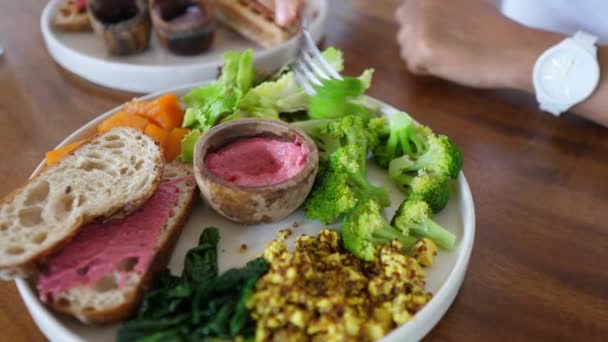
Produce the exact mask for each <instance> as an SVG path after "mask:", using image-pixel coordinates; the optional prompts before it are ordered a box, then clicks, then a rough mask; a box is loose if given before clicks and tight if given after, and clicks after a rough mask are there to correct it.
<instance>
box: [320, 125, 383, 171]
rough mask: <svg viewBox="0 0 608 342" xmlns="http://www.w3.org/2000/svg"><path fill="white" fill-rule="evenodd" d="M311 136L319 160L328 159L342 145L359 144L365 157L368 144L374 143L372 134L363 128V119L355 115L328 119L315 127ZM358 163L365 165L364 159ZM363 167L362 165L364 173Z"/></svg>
mask: <svg viewBox="0 0 608 342" xmlns="http://www.w3.org/2000/svg"><path fill="white" fill-rule="evenodd" d="M311 138H312V139H313V140H314V141H315V144H316V145H317V148H318V149H319V159H320V160H321V162H326V161H328V160H329V156H330V155H331V154H332V153H334V152H335V151H336V150H338V149H339V148H340V147H342V146H346V145H359V146H360V147H361V149H362V150H365V152H364V153H362V154H361V156H362V158H364V159H365V160H366V159H367V150H368V149H369V148H371V146H369V145H373V144H374V141H375V140H374V138H375V137H374V136H373V135H371V134H370V133H369V132H368V131H367V129H366V128H365V124H364V122H363V120H362V119H361V118H359V117H357V116H347V117H344V118H342V119H340V120H335V121H330V122H328V123H326V124H321V125H319V126H318V127H316V128H315V129H314V130H313V131H312V133H311ZM360 165H362V166H365V165H366V163H365V161H364V160H361V161H360ZM365 169H366V168H365V167H363V170H364V173H365Z"/></svg>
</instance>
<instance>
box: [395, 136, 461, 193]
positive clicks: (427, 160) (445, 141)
mask: <svg viewBox="0 0 608 342" xmlns="http://www.w3.org/2000/svg"><path fill="white" fill-rule="evenodd" d="M427 146H428V148H427V150H426V151H425V152H424V153H422V154H421V155H419V156H411V155H407V154H406V155H403V156H401V157H399V158H396V159H393V160H392V161H391V162H390V163H389V167H388V173H389V176H390V177H391V178H392V179H394V180H396V181H397V182H398V183H399V182H400V181H399V179H400V178H401V177H403V178H404V179H405V180H407V179H408V178H410V177H412V178H413V177H415V176H416V175H417V173H418V171H420V170H423V171H425V172H429V173H433V174H437V175H443V176H447V177H451V178H456V177H457V176H458V173H459V172H460V170H461V169H462V153H461V152H460V150H459V149H458V147H457V146H456V145H455V144H454V143H453V142H452V141H451V140H450V138H448V137H446V136H445V135H440V136H434V135H429V136H428V137H427ZM402 182H403V181H401V183H402Z"/></svg>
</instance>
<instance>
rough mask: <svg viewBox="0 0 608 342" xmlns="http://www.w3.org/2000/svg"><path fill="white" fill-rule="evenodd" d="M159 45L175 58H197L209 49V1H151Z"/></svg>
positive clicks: (212, 23) (212, 29)
mask: <svg viewBox="0 0 608 342" xmlns="http://www.w3.org/2000/svg"><path fill="white" fill-rule="evenodd" d="M149 3H150V15H151V17H152V23H153V24H154V31H155V32H156V38H158V41H159V43H160V44H161V45H162V46H164V47H165V48H166V49H168V50H169V51H171V52H173V53H175V54H177V55H196V54H199V53H201V52H204V51H206V50H208V49H209V47H211V43H212V42H213V34H214V32H215V19H214V17H213V13H212V12H211V10H212V9H211V6H210V5H209V2H208V0H150V2H149Z"/></svg>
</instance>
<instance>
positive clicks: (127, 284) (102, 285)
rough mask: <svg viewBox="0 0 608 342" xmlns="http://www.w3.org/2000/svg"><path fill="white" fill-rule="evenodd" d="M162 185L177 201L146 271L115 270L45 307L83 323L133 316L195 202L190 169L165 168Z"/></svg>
mask: <svg viewBox="0 0 608 342" xmlns="http://www.w3.org/2000/svg"><path fill="white" fill-rule="evenodd" d="M163 182H173V183H172V184H174V185H175V186H176V187H177V189H178V197H177V201H176V203H175V205H174V206H173V209H172V210H171V214H170V216H169V218H168V219H167V221H166V222H165V223H164V224H163V226H162V228H161V230H160V235H159V237H158V240H157V242H156V246H155V250H156V255H155V256H154V257H153V259H152V262H151V264H150V267H149V268H148V269H147V270H146V271H145V272H144V273H143V274H141V273H137V272H135V271H134V270H132V268H133V265H131V266H130V268H131V269H125V268H124V267H119V268H118V269H116V270H115V271H114V272H112V273H110V274H108V275H106V276H104V278H102V279H101V280H99V281H97V282H96V283H94V284H93V285H92V286H83V285H78V286H75V287H72V288H70V289H68V290H67V291H63V292H60V293H59V294H55V295H53V296H52V297H51V298H49V300H48V303H49V305H51V306H52V307H53V308H54V309H55V310H57V311H59V312H63V313H65V314H68V315H70V316H73V317H76V318H77V319H79V320H80V321H82V322H85V323H110V322H116V321H119V320H123V319H126V318H128V317H130V316H132V315H133V314H134V313H135V311H136V310H137V307H138V305H139V303H140V302H141V299H142V297H143V294H144V292H145V291H146V290H147V288H148V287H149V286H150V285H151V283H152V280H153V279H154V277H155V276H156V275H157V274H158V273H159V272H161V271H162V270H164V268H165V267H166V265H167V263H168V261H169V259H170V257H171V254H172V252H173V248H174V246H175V243H176V242H177V239H178V237H179V235H180V233H181V230H182V227H183V225H184V223H185V222H186V220H187V218H188V215H189V214H190V211H191V209H192V205H193V203H194V201H195V199H196V198H197V196H196V194H197V192H198V191H197V189H198V188H197V185H196V181H195V180H194V176H193V175H192V165H186V164H182V163H179V162H173V163H171V164H167V166H166V167H165V173H164V176H163ZM84 229H86V227H85V228H84ZM76 239H78V237H76ZM49 260H51V259H49ZM121 265H122V263H121ZM119 283H120V284H122V286H119V285H118V284H119Z"/></svg>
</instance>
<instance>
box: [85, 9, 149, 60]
mask: <svg viewBox="0 0 608 342" xmlns="http://www.w3.org/2000/svg"><path fill="white" fill-rule="evenodd" d="M117 8H122V12H123V13H122V15H121V16H124V18H121V17H116V13H119V12H120V11H118V10H117ZM87 10H88V12H89V18H90V20H91V25H92V26H93V30H94V31H95V33H96V34H98V35H100V36H101V37H102V38H103V40H104V43H105V45H106V49H107V50H108V52H109V53H110V54H112V55H115V56H127V55H132V54H136V53H139V52H142V51H144V50H145V49H146V48H148V44H149V42H150V32H151V30H152V28H151V26H152V23H151V22H150V14H149V13H148V4H147V3H146V0H131V1H129V0H111V1H108V0H88V4H87ZM129 12H133V13H129Z"/></svg>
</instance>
